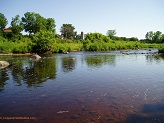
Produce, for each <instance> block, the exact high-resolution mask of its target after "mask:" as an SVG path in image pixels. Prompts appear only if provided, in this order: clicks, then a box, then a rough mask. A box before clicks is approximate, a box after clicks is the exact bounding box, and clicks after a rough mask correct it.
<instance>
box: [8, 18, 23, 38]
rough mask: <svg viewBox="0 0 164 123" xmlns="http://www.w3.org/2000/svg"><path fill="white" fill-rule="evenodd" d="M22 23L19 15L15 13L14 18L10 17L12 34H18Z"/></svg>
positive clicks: (21, 28)
mask: <svg viewBox="0 0 164 123" xmlns="http://www.w3.org/2000/svg"><path fill="white" fill-rule="evenodd" d="M23 27H24V26H23V23H22V21H21V19H20V16H19V15H16V16H15V18H12V21H11V29H12V32H13V33H14V34H16V35H17V34H19V33H20V32H21V31H22V30H23Z"/></svg>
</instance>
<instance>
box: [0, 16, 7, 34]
mask: <svg viewBox="0 0 164 123" xmlns="http://www.w3.org/2000/svg"><path fill="white" fill-rule="evenodd" d="M7 23H8V22H7V19H6V17H5V16H4V14H2V13H0V31H2V30H3V29H4V28H5V27H6V25H7Z"/></svg>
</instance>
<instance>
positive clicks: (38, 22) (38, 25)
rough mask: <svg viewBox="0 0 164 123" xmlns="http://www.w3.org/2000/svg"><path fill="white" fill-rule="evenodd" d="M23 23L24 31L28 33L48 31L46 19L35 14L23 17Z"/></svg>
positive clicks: (26, 14)
mask: <svg viewBox="0 0 164 123" xmlns="http://www.w3.org/2000/svg"><path fill="white" fill-rule="evenodd" d="M22 23H23V25H24V29H25V31H26V32H28V33H30V34H31V33H34V34H35V33H37V32H39V31H40V30H46V27H45V25H47V24H46V19H45V18H43V17H42V16H41V15H40V14H38V13H34V12H26V13H25V14H24V17H22Z"/></svg>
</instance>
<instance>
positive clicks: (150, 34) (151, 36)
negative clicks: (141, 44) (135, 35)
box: [145, 31, 154, 42]
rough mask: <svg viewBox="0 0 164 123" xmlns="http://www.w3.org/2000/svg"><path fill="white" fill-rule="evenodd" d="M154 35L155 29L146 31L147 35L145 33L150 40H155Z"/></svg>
mask: <svg viewBox="0 0 164 123" xmlns="http://www.w3.org/2000/svg"><path fill="white" fill-rule="evenodd" d="M153 37H154V33H153V31H149V32H147V33H146V35H145V38H146V39H147V40H148V41H151V42H152V41H153Z"/></svg>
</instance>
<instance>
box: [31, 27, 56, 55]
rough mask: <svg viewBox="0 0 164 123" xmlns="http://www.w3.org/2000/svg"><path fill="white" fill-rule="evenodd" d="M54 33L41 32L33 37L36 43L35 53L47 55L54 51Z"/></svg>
mask: <svg viewBox="0 0 164 123" xmlns="http://www.w3.org/2000/svg"><path fill="white" fill-rule="evenodd" d="M54 37H55V36H54V33H52V32H50V31H46V30H41V31H39V32H37V33H36V34H35V35H33V36H32V40H33V42H34V46H33V52H37V53H45V52H47V51H51V50H52V44H53V39H54Z"/></svg>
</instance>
